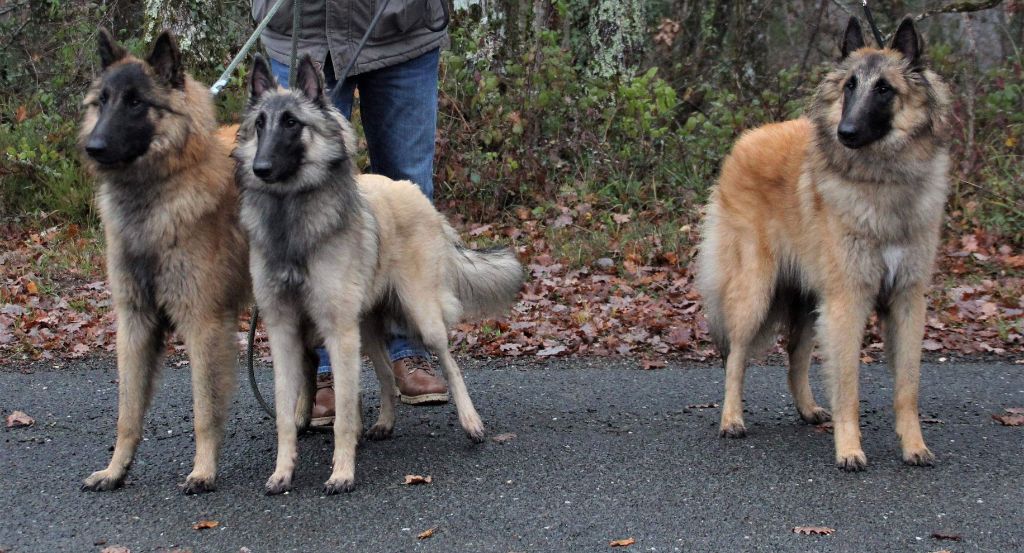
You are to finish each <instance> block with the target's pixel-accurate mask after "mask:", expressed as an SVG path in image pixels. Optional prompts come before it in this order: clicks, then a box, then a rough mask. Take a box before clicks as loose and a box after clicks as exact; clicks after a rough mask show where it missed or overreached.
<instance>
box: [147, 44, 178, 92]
mask: <svg viewBox="0 0 1024 553" xmlns="http://www.w3.org/2000/svg"><path fill="white" fill-rule="evenodd" d="M146 62H147V63H149V66H150V67H152V68H153V71H154V72H155V73H156V75H157V77H159V78H160V79H161V80H162V81H164V82H165V83H167V84H168V85H169V86H170V87H171V88H184V87H185V69H184V67H182V64H181V50H180V49H179V48H178V41H177V40H174V35H172V34H171V32H170V31H163V32H162V33H160V36H158V37H156V41H155V42H153V53H152V54H150V55H149V58H147V59H146Z"/></svg>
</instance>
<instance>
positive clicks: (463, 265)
mask: <svg viewBox="0 0 1024 553" xmlns="http://www.w3.org/2000/svg"><path fill="white" fill-rule="evenodd" d="M445 235H446V238H447V239H448V241H449V243H450V244H451V246H452V252H451V262H450V263H449V269H448V270H449V275H448V279H449V282H450V285H451V286H452V291H453V292H454V293H455V296H456V297H457V298H458V299H459V303H461V304H462V318H463V319H483V318H487V317H495V316H498V315H500V314H501V313H503V312H504V311H505V309H507V308H508V307H509V306H510V305H512V303H513V302H515V300H516V296H517V295H518V294H519V289H520V288H521V287H522V285H523V267H522V265H520V264H519V260H518V259H516V254H515V252H513V251H512V250H511V249H510V248H488V249H483V250H474V249H470V248H468V247H466V245H465V244H463V243H462V240H461V239H459V235H458V233H456V232H455V230H454V229H452V228H451V227H449V226H447V225H445Z"/></svg>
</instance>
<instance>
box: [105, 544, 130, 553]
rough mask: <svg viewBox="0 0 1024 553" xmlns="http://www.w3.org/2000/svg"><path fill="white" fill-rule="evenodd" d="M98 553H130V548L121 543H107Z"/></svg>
mask: <svg viewBox="0 0 1024 553" xmlns="http://www.w3.org/2000/svg"><path fill="white" fill-rule="evenodd" d="M100 553H132V550H131V549H128V548H127V547H125V546H123V545H108V546H106V547H104V548H103V549H102V550H100Z"/></svg>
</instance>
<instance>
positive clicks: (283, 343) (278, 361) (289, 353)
mask: <svg viewBox="0 0 1024 553" xmlns="http://www.w3.org/2000/svg"><path fill="white" fill-rule="evenodd" d="M261 307H263V309H264V318H265V320H266V325H267V335H268V336H269V338H270V356H271V358H272V360H273V362H274V411H275V415H276V419H277V462H276V464H275V467H274V473H273V474H271V475H270V478H269V479H267V483H266V491H267V494H268V495H276V494H280V493H284V492H286V491H288V490H290V489H291V488H292V477H293V476H294V475H295V461H296V460H297V458H298V427H297V425H296V421H295V412H296V407H297V406H298V403H299V394H300V389H301V387H302V386H304V385H305V382H303V372H304V370H303V361H304V355H305V348H304V346H303V336H302V329H301V328H300V325H299V317H298V315H297V314H296V313H295V312H294V310H292V309H290V308H285V307H282V308H280V309H275V310H274V311H270V310H268V309H266V308H265V307H264V306H261Z"/></svg>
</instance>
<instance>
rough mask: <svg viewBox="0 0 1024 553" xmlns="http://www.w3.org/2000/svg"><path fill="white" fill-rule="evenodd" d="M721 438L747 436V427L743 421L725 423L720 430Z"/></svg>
mask: <svg viewBox="0 0 1024 553" xmlns="http://www.w3.org/2000/svg"><path fill="white" fill-rule="evenodd" d="M718 436H719V437H720V438H744V437H746V436H747V427H746V426H744V424H743V421H740V422H731V423H728V424H723V425H722V426H721V428H719V430H718Z"/></svg>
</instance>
